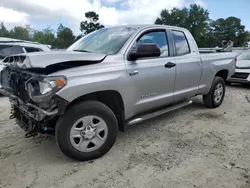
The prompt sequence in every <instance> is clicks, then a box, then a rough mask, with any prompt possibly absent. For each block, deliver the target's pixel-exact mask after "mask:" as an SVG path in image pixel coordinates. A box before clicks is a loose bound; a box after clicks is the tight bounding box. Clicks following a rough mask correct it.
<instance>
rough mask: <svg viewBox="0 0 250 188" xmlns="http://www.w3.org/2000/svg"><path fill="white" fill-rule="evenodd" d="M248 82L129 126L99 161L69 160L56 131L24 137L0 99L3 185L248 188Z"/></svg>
mask: <svg viewBox="0 0 250 188" xmlns="http://www.w3.org/2000/svg"><path fill="white" fill-rule="evenodd" d="M248 94H249V98H250V87H239V86H230V87H228V88H227V93H226V97H225V101H224V103H223V105H222V106H221V107H220V108H218V109H215V110H214V109H212V110H211V109H206V108H204V107H203V106H202V101H201V97H198V98H195V99H194V104H193V105H191V106H189V107H186V108H183V109H180V110H177V111H175V112H171V113H169V114H166V115H163V116H161V117H158V118H155V119H153V120H149V121H147V122H144V123H141V124H138V125H135V126H133V127H129V129H128V130H127V132H126V133H120V134H119V136H118V140H117V142H116V144H115V146H114V147H113V148H112V149H111V151H110V152H109V153H108V154H106V155H105V156H104V157H102V158H101V159H98V160H95V161H90V162H85V163H84V162H75V161H72V160H70V159H68V158H66V157H65V156H64V155H63V154H62V153H61V152H60V150H59V149H58V148H57V146H56V144H55V140H54V137H49V136H44V135H43V136H38V137H35V138H31V139H25V138H24V133H23V131H22V130H21V129H20V128H19V127H17V125H15V124H14V121H12V120H11V121H10V120H8V117H9V104H8V100H7V99H6V98H0V113H1V115H0V187H1V188H3V187H8V188H9V187H16V188H22V187H24V188H33V187H35V188H44V187H60V188H70V187H74V188H78V187H82V188H88V187H94V188H102V187H105V188H109V187H114V188H120V187H122V188H123V187H131V188H132V187H136V188H137V187H139V188H140V187H146V188H154V187H155V188H161V187H168V188H172V187H173V188H178V187H182V188H187V187H200V188H204V187H206V188H219V187H229V188H230V187H232V188H235V187H241V188H250V103H249V102H247V100H246V96H247V95H248Z"/></svg>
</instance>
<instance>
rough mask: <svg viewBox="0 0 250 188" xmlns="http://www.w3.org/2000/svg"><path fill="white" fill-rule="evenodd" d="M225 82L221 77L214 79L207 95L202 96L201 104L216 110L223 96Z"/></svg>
mask: <svg viewBox="0 0 250 188" xmlns="http://www.w3.org/2000/svg"><path fill="white" fill-rule="evenodd" d="M225 91H226V87H225V81H224V79H223V78H221V77H217V76H216V77H215V78H214V81H213V83H212V86H211V88H210V91H209V93H208V94H207V95H203V103H204V105H205V106H206V107H208V108H217V107H219V106H220V105H221V103H222V102H223V100H224V96H225Z"/></svg>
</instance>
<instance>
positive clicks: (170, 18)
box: [155, 4, 209, 46]
mask: <svg viewBox="0 0 250 188" xmlns="http://www.w3.org/2000/svg"><path fill="white" fill-rule="evenodd" d="M208 23H209V12H208V10H206V9H204V8H203V7H201V6H200V5H197V4H192V5H190V7H189V8H183V9H178V8H173V9H172V10H170V11H168V10H166V9H164V10H162V11H161V14H160V17H158V18H157V19H156V20H155V24H161V25H162V24H163V25H173V26H179V27H184V28H186V29H188V30H189V31H190V32H191V33H192V35H193V36H194V38H195V39H196V42H197V44H198V45H199V46H204V38H205V35H206V33H207V31H208V29H209V28H208V26H209V24H208Z"/></svg>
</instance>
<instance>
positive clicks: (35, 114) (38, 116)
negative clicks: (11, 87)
mask: <svg viewBox="0 0 250 188" xmlns="http://www.w3.org/2000/svg"><path fill="white" fill-rule="evenodd" d="M0 93H1V94H2V95H4V96H7V97H9V99H10V102H11V104H13V105H14V106H15V107H17V108H18V109H19V110H20V111H21V112H22V113H23V115H24V116H26V117H27V118H32V119H33V120H35V121H37V122H39V121H42V120H43V119H44V118H45V117H46V116H47V117H50V116H55V115H57V114H58V109H53V110H51V111H46V110H44V109H42V108H40V107H38V106H36V105H34V104H31V103H27V104H25V103H24V102H23V101H22V100H21V99H20V98H18V97H17V96H15V95H12V94H11V93H10V92H8V91H6V90H4V89H0ZM31 109H32V110H31Z"/></svg>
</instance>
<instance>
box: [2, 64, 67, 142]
mask: <svg viewBox="0 0 250 188" xmlns="http://www.w3.org/2000/svg"><path fill="white" fill-rule="evenodd" d="M66 83H67V80H66V78H65V77H63V76H58V77H49V76H47V75H43V74H37V73H33V72H30V71H27V70H25V69H20V68H18V67H15V66H7V67H5V68H4V69H3V70H2V71H1V85H2V88H1V89H0V92H1V93H2V94H3V95H6V96H8V97H9V100H10V103H11V107H12V110H11V116H10V118H11V119H14V118H15V119H16V122H17V124H18V125H19V126H20V127H21V128H22V129H24V130H25V131H26V132H27V134H26V137H30V136H35V135H37V134H38V132H40V133H53V131H54V126H55V122H56V120H57V118H58V116H59V115H60V114H62V113H63V111H64V108H65V107H66V106H67V103H68V102H67V101H65V100H64V99H62V98H60V97H59V96H57V95H55V93H56V92H57V91H58V90H60V89H61V88H62V87H64V86H65V85H66Z"/></svg>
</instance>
